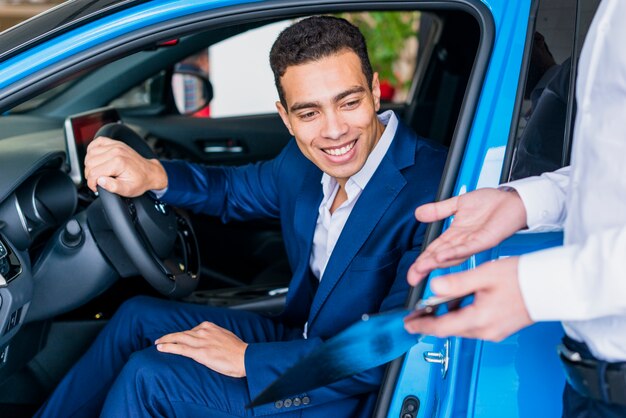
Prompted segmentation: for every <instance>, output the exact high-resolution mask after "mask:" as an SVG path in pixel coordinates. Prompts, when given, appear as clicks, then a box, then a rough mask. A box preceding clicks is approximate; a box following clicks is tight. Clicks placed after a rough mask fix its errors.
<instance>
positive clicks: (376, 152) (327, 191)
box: [322, 110, 398, 200]
mask: <svg viewBox="0 0 626 418" xmlns="http://www.w3.org/2000/svg"><path fill="white" fill-rule="evenodd" d="M377 116H378V120H380V122H381V123H382V124H383V125H385V130H384V131H383V134H382V135H381V137H380V139H379V140H378V143H376V146H375V147H374V149H373V150H372V152H371V153H370V155H369V156H368V157H367V160H366V161H365V164H363V167H362V168H361V170H359V172H358V173H356V174H355V175H353V176H352V177H350V178H349V179H348V181H347V182H346V193H348V196H350V194H351V193H350V192H351V188H352V185H355V186H357V187H358V188H359V189H361V190H363V189H365V186H367V183H368V182H369V181H370V179H371V178H372V176H373V175H374V173H375V172H376V169H377V168H378V166H379V165H380V162H381V161H382V160H383V158H384V157H385V154H387V150H388V149H389V147H390V146H391V142H392V141H393V138H394V136H395V135H396V130H397V129H398V117H397V116H396V114H395V113H394V112H393V111H392V110H387V111H385V112H383V113H381V114H380V115H377ZM336 184H337V180H335V179H334V178H333V177H331V176H329V175H328V174H326V173H324V174H323V175H322V190H323V192H324V200H327V199H328V198H329V197H330V195H331V193H332V192H333V191H334V189H335V186H336Z"/></svg>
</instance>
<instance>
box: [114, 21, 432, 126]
mask: <svg viewBox="0 0 626 418" xmlns="http://www.w3.org/2000/svg"><path fill="white" fill-rule="evenodd" d="M340 16H341V17H344V18H346V19H348V20H350V21H351V22H353V23H354V24H355V25H357V26H359V28H361V30H362V32H363V33H364V35H365V37H366V40H367V43H368V50H369V54H370V59H371V61H372V65H373V67H374V68H375V69H376V70H377V71H378V72H379V76H380V79H381V89H382V100H383V102H387V103H396V104H402V103H405V102H407V100H408V93H409V91H411V87H412V84H413V83H414V82H415V77H414V74H415V71H416V62H417V60H416V58H417V55H418V51H419V41H418V36H419V22H420V13H419V12H364V13H342V14H340ZM292 22H293V20H285V21H280V22H275V23H271V24H268V25H265V26H262V27H259V28H256V29H252V30H249V31H246V32H244V33H241V34H238V35H235V36H233V37H230V38H228V39H225V40H223V41H220V42H217V43H215V44H213V45H211V46H209V47H208V48H206V49H202V50H200V51H197V52H195V53H194V54H192V55H190V56H188V57H186V58H185V59H183V60H181V61H180V62H178V63H177V64H176V65H175V66H174V72H177V71H179V70H184V72H185V73H188V72H197V73H198V74H206V75H207V77H208V80H209V82H210V87H211V89H212V95H211V100H210V103H209V105H208V106H206V107H202V108H201V109H198V110H195V109H194V111H191V112H187V109H188V107H187V106H186V105H185V102H187V101H189V98H190V96H194V94H193V90H194V89H195V87H189V86H190V83H187V82H186V81H189V80H188V78H187V79H186V80H185V79H181V80H180V81H179V82H177V83H174V86H173V89H174V90H173V95H174V98H175V100H176V103H177V107H178V110H179V112H180V113H184V114H189V115H190V116H195V117H214V118H217V117H230V116H246V115H259V114H267V113H276V107H275V102H276V101H277V100H278V96H277V94H276V88H275V87H274V77H273V74H272V72H271V69H270V67H269V51H270V48H271V45H272V43H273V41H274V40H275V39H276V37H277V36H278V34H279V33H280V32H281V31H282V30H283V29H284V28H286V27H287V26H289V25H290V24H291V23H292ZM381 27H385V28H386V30H385V31H381V30H380V28H381ZM251 45H253V46H254V47H251ZM163 75H164V73H160V74H158V75H156V76H154V77H151V78H150V79H148V80H146V81H145V82H143V83H142V84H141V85H139V86H136V87H134V88H133V89H131V90H130V91H128V92H127V93H125V94H124V95H122V96H120V97H119V98H117V99H115V100H113V101H112V102H111V103H109V104H110V105H111V106H114V107H117V108H133V107H143V106H150V105H154V104H156V103H155V101H158V100H160V99H159V97H158V95H156V94H155V90H156V91H157V92H160V91H161V89H162V81H163ZM251 92H254V94H251ZM192 101H193V100H192Z"/></svg>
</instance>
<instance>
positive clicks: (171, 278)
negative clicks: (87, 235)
mask: <svg viewBox="0 0 626 418" xmlns="http://www.w3.org/2000/svg"><path fill="white" fill-rule="evenodd" d="M98 136H106V137H109V138H112V139H116V140H118V141H122V142H124V143H125V144H127V145H128V146H130V147H131V148H132V149H134V150H135V151H137V153H139V155H141V156H142V157H144V158H157V157H156V155H155V153H154V152H153V151H152V149H151V148H150V147H149V146H148V144H147V143H146V142H145V141H144V140H143V139H142V138H141V137H140V136H139V135H138V134H137V133H136V132H135V131H133V130H132V129H131V128H129V127H128V126H126V125H124V124H121V123H111V124H107V125H104V126H103V127H102V128H100V130H98V132H97V133H96V136H95V137H96V138H97V137H98ZM97 189H98V195H99V199H100V200H101V202H102V207H103V208H104V213H105V215H106V217H107V219H108V221H109V224H110V226H111V229H113V232H114V234H115V235H116V237H117V239H118V240H119V243H120V245H121V246H122V248H123V249H124V250H125V251H126V253H127V254H128V256H129V258H130V260H131V261H132V263H133V264H134V265H135V267H136V268H137V270H138V271H139V273H140V274H141V275H142V276H143V277H144V278H145V279H146V280H147V281H148V283H150V284H151V285H152V286H153V287H154V288H155V289H156V290H157V291H159V292H160V293H161V294H163V295H165V296H169V297H172V298H179V297H182V296H186V295H188V294H189V293H191V292H192V291H193V290H194V289H195V288H196V286H197V285H198V278H199V266H200V262H199V260H200V255H199V251H198V244H197V241H196V237H195V234H194V232H193V229H192V228H191V224H190V223H189V221H188V220H187V219H185V218H184V217H183V216H181V215H180V214H179V213H178V212H177V211H176V210H174V209H173V208H172V207H170V206H169V205H167V204H165V203H163V202H161V201H159V200H158V199H155V198H154V197H152V194H151V193H144V194H143V195H142V196H139V197H134V198H125V197H121V196H119V195H117V194H114V193H111V192H108V191H106V190H104V189H103V188H101V187H100V186H98V188H97Z"/></svg>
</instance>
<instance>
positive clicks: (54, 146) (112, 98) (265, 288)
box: [0, 6, 489, 416]
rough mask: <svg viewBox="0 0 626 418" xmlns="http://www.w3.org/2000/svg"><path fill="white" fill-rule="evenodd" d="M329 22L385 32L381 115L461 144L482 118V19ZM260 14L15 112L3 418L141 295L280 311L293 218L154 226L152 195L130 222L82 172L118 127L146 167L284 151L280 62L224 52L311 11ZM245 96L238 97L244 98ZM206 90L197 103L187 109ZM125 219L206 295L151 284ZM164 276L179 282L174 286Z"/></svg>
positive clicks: (3, 204) (459, 15) (6, 114)
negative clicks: (152, 161)
mask: <svg viewBox="0 0 626 418" xmlns="http://www.w3.org/2000/svg"><path fill="white" fill-rule="evenodd" d="M404 7H405V8H406V7H407V6H404ZM329 11H331V12H332V13H337V14H340V15H342V16H345V17H347V18H348V19H350V20H353V21H355V22H359V24H361V25H370V26H371V28H370V29H373V30H371V31H369V32H372V33H373V34H372V35H370V34H368V33H369V32H367V31H365V30H364V32H366V38H367V40H368V44H369V48H370V55H371V57H372V61H373V62H374V66H375V70H376V64H377V63H378V62H380V63H381V64H380V65H381V66H382V65H388V67H389V68H387V70H386V71H387V72H386V73H383V70H380V72H381V79H382V80H383V81H386V82H388V84H389V85H391V86H392V87H391V88H390V90H391V93H389V92H387V93H386V94H385V97H384V99H385V100H384V101H383V106H382V107H383V109H382V110H387V109H391V110H393V111H395V112H397V114H398V115H399V116H400V118H401V119H402V120H403V121H404V122H405V123H407V124H408V125H410V126H411V127H412V128H413V129H414V130H415V131H416V132H417V133H418V134H419V135H421V136H423V137H426V138H430V139H432V140H434V141H437V142H439V143H441V144H443V145H445V146H447V147H450V146H451V145H453V144H454V141H455V140H456V138H457V137H458V136H459V135H462V134H463V132H464V131H463V130H461V129H460V128H459V120H460V118H461V116H462V115H465V118H466V119H467V118H468V117H469V116H471V108H472V106H471V103H469V102H472V100H469V98H468V90H469V86H470V84H471V83H472V82H473V83H478V82H480V78H481V71H479V70H477V61H478V60H477V57H478V56H479V50H481V48H483V49H484V48H488V47H489V45H488V43H487V42H486V41H484V36H483V31H484V30H485V29H484V27H482V26H481V23H480V22H479V19H478V18H477V16H476V15H475V14H474V13H471V12H469V11H468V10H462V9H455V8H451V7H449V8H440V9H437V8H436V7H432V6H424V8H423V10H412V9H411V10H405V9H398V10H396V9H393V10H367V9H364V8H363V6H360V8H358V9H356V10H354V9H353V8H350V9H348V10H342V9H338V8H337V9H331V8H327V9H324V10H314V11H313V12H308V14H311V13H319V12H329ZM259 16H260V17H259ZM259 16H256V17H254V18H252V17H242V18H241V19H240V20H238V21H237V20H234V21H232V22H229V23H212V21H211V19H210V18H209V17H207V18H206V21H205V22H204V24H203V25H197V24H194V25H192V24H188V25H186V24H184V23H181V24H180V25H179V26H178V27H177V28H175V29H170V30H168V32H167V33H165V34H163V35H161V37H160V38H159V37H154V36H153V37H151V38H146V40H145V41H144V42H143V43H140V42H139V43H138V42H137V41H134V42H133V43H132V44H129V46H128V47H126V48H123V47H119V48H118V49H116V50H114V51H112V52H110V53H108V54H106V55H104V56H103V57H101V58H99V59H98V58H93V59H91V60H87V61H86V62H85V63H83V64H82V65H79V64H76V65H74V66H73V68H71V69H69V70H66V71H65V72H63V73H61V74H60V75H59V76H58V77H51V79H50V81H48V82H40V83H38V84H37V85H36V86H34V87H33V90H32V92H31V93H29V96H28V97H26V98H25V99H24V100H20V101H19V102H18V103H13V104H12V106H10V107H9V108H5V109H0V111H1V112H2V113H0V115H1V116H0V167H2V176H1V178H0V273H1V276H0V278H2V279H3V280H2V281H0V297H1V299H0V325H1V327H2V328H1V331H0V408H1V410H2V411H3V413H2V414H3V416H4V413H5V412H6V413H7V414H9V415H12V416H30V415H31V414H32V413H33V412H34V411H35V410H36V409H37V408H38V407H39V406H40V405H41V403H42V402H43V401H44V400H45V398H46V396H47V395H48V394H49V393H50V392H51V391H52V390H53V389H54V387H55V385H56V384H57V383H58V382H59V380H60V379H61V378H62V376H63V375H64V373H65V372H66V371H67V370H68V369H69V367H71V365H72V364H73V363H74V362H75V361H76V359H77V358H78V357H79V356H80V355H81V353H82V352H83V351H84V350H85V349H86V348H87V347H88V345H89V343H90V342H91V341H92V340H93V338H94V337H95V335H96V334H97V333H98V331H99V330H100V329H101V328H102V326H103V325H104V324H105V323H106V321H107V320H108V319H109V318H111V316H112V315H113V313H114V312H115V310H116V308H117V307H118V306H119V305H120V304H121V303H122V302H124V301H125V300H127V299H128V298H130V297H133V296H135V295H140V294H142V295H152V296H155V297H171V296H172V295H175V296H176V297H178V298H180V299H181V300H183V301H187V302H189V303H201V304H211V305H214V306H222V307H227V308H232V309H248V310H254V311H257V312H261V313H264V314H268V315H272V314H275V313H277V312H279V311H280V310H281V307H282V304H283V302H284V298H285V294H286V292H287V291H288V287H289V279H290V274H291V271H290V268H289V265H288V263H287V259H286V254H285V250H284V244H283V240H282V236H281V231H280V226H279V223H278V221H273V220H259V221H251V222H231V223H228V224H223V223H222V222H221V221H220V220H219V219H216V218H213V217H210V216H207V215H203V214H196V213H192V212H190V211H186V210H183V209H180V208H167V207H165V206H163V207H160V208H157V209H158V210H160V211H162V212H163V216H164V217H163V218H158V219H156V220H155V219H147V218H150V217H149V216H147V215H142V213H141V212H142V210H144V211H145V208H147V207H152V206H153V205H155V204H158V200H156V201H155V200H154V199H153V198H151V197H147V198H146V200H145V201H142V202H140V201H139V200H134V199H133V201H132V202H130V201H128V200H125V199H119V198H117V201H116V202H114V203H113V205H116V204H117V205H121V206H119V207H118V209H119V210H120V212H114V209H111V207H110V204H109V203H107V202H106V200H105V197H104V196H103V195H96V194H94V193H93V192H92V191H90V190H89V189H88V188H87V187H86V185H85V183H84V180H83V178H82V176H81V171H82V159H83V158H84V153H85V147H86V145H87V144H88V143H89V141H91V140H92V139H93V136H94V135H95V134H96V132H97V131H98V130H99V128H101V127H102V126H104V125H105V124H107V123H117V122H122V123H123V124H124V126H126V127H129V128H130V130H131V136H133V135H132V133H134V136H135V138H134V139H133V140H138V141H139V142H140V144H139V145H137V147H138V148H141V149H144V148H145V152H146V154H142V155H149V156H154V157H156V158H160V159H182V160H187V161H192V162H197V163H203V164H210V165H239V164H248V163H254V162H256V161H260V160H265V159H270V158H272V157H274V156H275V155H277V154H278V153H279V152H280V150H281V149H282V147H283V146H284V145H285V144H286V143H287V142H288V141H290V135H289V133H288V131H287V129H286V128H285V127H284V126H283V124H282V122H281V120H280V118H279V116H278V114H277V112H275V111H273V110H272V109H274V102H275V101H276V95H275V93H274V86H273V84H272V82H273V81H271V80H270V81H268V80H267V79H264V78H263V77H262V76H261V75H260V73H261V69H265V70H266V71H269V63H268V62H267V61H268V60H267V58H266V57H267V55H266V54H267V51H265V52H264V53H263V54H262V55H263V57H265V58H263V59H265V60H260V61H259V62H247V65H240V64H237V63H236V61H232V62H231V61H230V60H229V54H228V52H230V56H237V55H240V54H238V53H237V51H238V50H237V46H236V45H234V44H227V45H224V43H225V42H229V41H232V40H236V39H238V38H240V37H243V38H242V39H243V40H242V41H240V43H242V44H243V45H246V43H247V42H250V39H251V38H261V36H260V35H259V34H260V33H263V32H260V31H264V30H267V29H269V31H270V32H269V33H273V34H274V35H271V36H275V34H277V32H275V30H276V29H275V27H281V25H283V26H282V27H284V25H287V24H289V23H290V22H292V21H293V20H294V19H298V18H301V17H303V16H304V14H303V13H301V12H300V13H294V12H288V11H283V12H282V13H281V14H278V13H275V14H269V13H266V14H259ZM277 16H278V17H277ZM385 22H394V24H401V26H402V27H403V28H404V32H402V33H399V34H396V35H397V36H400V38H399V39H400V40H401V41H398V40H397V39H398V38H391V39H384V37H383V36H380V32H385V31H381V30H380V27H381V26H380V25H387V24H390V23H385ZM376 29H378V30H376ZM272 31H274V32H272ZM389 32H393V31H391V30H390V31H389ZM398 32H400V31H399V30H398ZM377 33H378V36H375V35H376V34H377ZM246 34H247V35H249V37H248V38H245V36H246ZM173 35H174V36H173ZM269 39H270V41H271V39H272V38H271V37H270V38H269ZM385 42H387V43H386V44H385ZM377 43H380V45H381V46H387V47H388V45H389V44H390V43H391V44H393V45H395V46H396V48H395V51H394V57H393V59H392V61H391V64H385V60H384V59H381V60H378V58H374V57H376V52H375V50H376V46H377ZM220 48H221V49H220ZM220 51H221V52H220ZM224 51H226V52H227V53H224ZM199 55H200V56H203V57H204V56H205V57H207V58H208V60H209V65H208V68H204V69H199V70H198V69H190V67H189V66H185V65H183V64H185V63H188V62H189V58H190V57H194V56H199ZM242 67H244V68H242ZM220 68H221V70H220ZM220 71H221V74H222V75H224V74H225V75H226V76H225V77H224V76H220V75H219V74H220V73H219V72H220ZM229 73H230V76H231V77H230V78H228V75H229ZM383 74H384V76H383ZM243 80H245V82H244V81H243ZM262 83H265V84H269V85H268V86H267V88H268V91H270V92H271V93H270V94H268V95H267V96H266V97H263V98H262V100H259V101H261V102H262V105H261V106H260V107H259V109H258V110H254V109H252V110H250V109H249V108H248V107H246V106H247V105H248V104H249V102H252V99H251V98H250V97H249V96H254V95H255V94H256V92H257V91H256V87H257V86H260V85H261V84H262ZM239 84H241V85H240V86H239V87H240V88H239V90H238V91H237V90H232V89H230V88H231V87H233V85H239ZM251 89H255V90H251ZM260 90H261V88H260V87H259V91H260ZM192 94H196V96H197V97H196V96H194V97H192V98H191V100H187V99H189V98H190V97H191V95H192ZM237 95H239V96H237ZM198 97H199V98H198ZM226 99H228V100H226ZM474 100H475V98H474ZM187 101H189V102H190V103H191V104H189V103H187ZM229 103H230V104H229ZM244 104H246V106H244ZM242 109H243V110H242ZM468 109H469V110H468ZM468 114H469V116H468ZM466 131H467V129H466V130H465V132H466ZM107 132H109V131H107ZM459 132H460V133H459ZM120 135H122V134H120ZM155 202H156V203H155ZM142 208H143V209H142ZM130 212H132V213H131V215H129V213H130ZM123 216H126V217H128V216H130V218H129V219H130V222H131V224H129V225H131V226H130V227H129V226H127V227H126V228H127V229H133V228H134V226H133V225H134V223H137V222H140V223H141V227H140V228H139V229H140V230H141V231H140V233H139V234H138V233H137V231H134V235H143V236H142V237H141V239H140V241H141V242H142V243H143V244H142V245H143V246H146V245H147V248H149V249H150V248H151V250H150V251H149V252H154V253H157V254H156V259H157V261H156V262H154V263H153V264H150V263H149V264H150V266H149V267H150V268H156V269H157V270H159V269H161V270H162V271H168V269H169V271H172V270H176V269H177V268H180V270H181V272H180V274H181V275H184V276H185V280H187V281H188V282H189V283H192V284H190V285H189V286H187V287H185V289H183V290H181V291H180V292H178V293H174V294H171V293H170V294H169V295H168V292H169V290H163V288H159V286H160V285H159V284H155V283H154V282H153V281H150V280H144V279H143V278H142V277H141V276H144V277H145V276H146V274H148V273H146V271H151V270H146V269H145V268H142V267H141V266H138V265H136V262H137V260H136V258H137V257H136V255H135V254H134V253H131V254H129V253H128V249H127V248H126V246H125V244H126V243H125V242H124V241H125V239H123V237H121V236H120V232H119V231H118V230H117V229H116V226H115V225H114V224H116V223H118V221H117V219H118V218H121V217H123ZM131 218H132V219H131ZM165 218H167V220H164V219H165ZM152 221H154V222H153V223H155V224H159V223H164V222H170V223H171V224H172V225H175V226H174V229H175V230H176V233H175V234H174V235H168V236H167V239H166V241H167V243H168V244H167V246H166V248H164V249H159V248H156V247H158V246H159V242H160V240H161V235H159V233H160V229H159V228H158V225H157V227H155V228H154V229H153V230H150V227H149V226H147V225H148V224H150V225H151V223H150V222H152ZM146 243H147V244H146ZM144 249H145V248H144ZM171 254H174V255H171ZM151 255H153V256H154V254H151ZM159 260H160V261H161V262H159ZM155 266H156V267H155ZM155 274H156V273H155ZM159 274H161V275H162V276H163V277H164V279H163V280H164V281H166V282H167V280H168V279H169V280H171V279H172V277H171V275H168V274H163V273H162V272H160V273H159ZM146 279H148V278H146ZM181 280H182V279H181ZM8 285H10V287H9V286H8ZM94 378H97V377H94Z"/></svg>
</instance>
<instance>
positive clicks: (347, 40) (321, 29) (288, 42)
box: [270, 16, 373, 111]
mask: <svg viewBox="0 0 626 418" xmlns="http://www.w3.org/2000/svg"><path fill="white" fill-rule="evenodd" d="M346 50H348V51H352V52H354V53H355V54H356V55H357V56H358V57H359V59H360V61H361V69H362V70H363V74H364V75H365V78H366V79H367V83H368V86H369V88H370V89H371V88H372V77H373V71H372V64H371V63H370V60H369V56H368V55H367V46H366V44H365V38H364V37H363V34H361V31H359V29H358V28H357V27H356V26H354V25H353V24H352V23H350V22H348V21H347V20H345V19H341V18H338V17H332V16H313V17H309V18H306V19H303V20H301V21H299V22H297V23H294V24H293V25H291V26H289V27H288V28H286V29H285V30H283V31H282V32H281V33H280V35H278V38H277V39H276V41H275V42H274V45H273V46H272V50H271V51H270V66H271V67H272V71H273V72H274V82H275V83H276V89H277V90H278V97H279V98H280V102H281V103H282V105H283V107H284V108H285V110H287V111H289V109H288V108H287V102H286V101H285V92H284V91H283V88H282V86H281V84H280V78H281V77H282V76H283V75H284V74H285V71H287V68H288V67H290V66H293V65H300V64H306V63H308V62H311V61H317V60H320V59H322V58H326V57H328V56H330V55H334V54H337V53H340V52H342V51H346Z"/></svg>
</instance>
